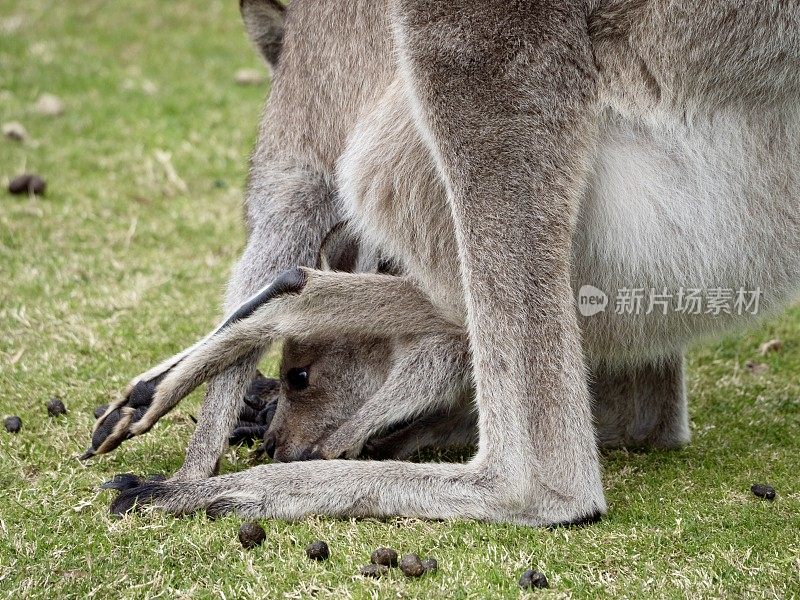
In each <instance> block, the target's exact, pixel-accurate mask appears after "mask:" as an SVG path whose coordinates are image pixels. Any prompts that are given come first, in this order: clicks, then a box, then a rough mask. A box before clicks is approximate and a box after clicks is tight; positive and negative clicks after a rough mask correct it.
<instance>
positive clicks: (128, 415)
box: [79, 378, 160, 460]
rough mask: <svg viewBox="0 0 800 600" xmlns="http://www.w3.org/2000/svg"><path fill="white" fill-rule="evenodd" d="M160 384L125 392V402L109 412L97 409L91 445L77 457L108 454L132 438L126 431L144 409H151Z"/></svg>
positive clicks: (143, 383)
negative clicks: (126, 393)
mask: <svg viewBox="0 0 800 600" xmlns="http://www.w3.org/2000/svg"><path fill="white" fill-rule="evenodd" d="M159 382H160V378H156V379H153V380H150V381H139V382H137V383H136V385H135V386H133V389H131V391H130V392H128V395H127V396H126V397H125V400H124V401H122V402H120V403H118V404H116V405H111V406H112V407H113V409H112V410H110V411H109V410H108V406H106V407H105V410H103V411H102V412H100V408H101V407H98V408H97V409H96V410H95V416H97V422H96V423H95V426H94V431H93V432H92V445H91V446H90V447H89V448H87V449H86V451H85V452H84V453H83V454H81V455H80V457H79V458H80V460H86V459H88V458H91V457H92V456H95V455H97V454H105V453H106V452H111V451H112V450H114V449H115V448H117V447H118V446H119V445H120V444H122V442H124V441H125V440H127V439H130V438H132V437H133V435H132V434H131V433H130V431H129V429H128V428H129V427H130V426H131V425H132V424H133V423H136V422H137V421H139V420H141V418H142V417H143V416H144V414H145V413H146V412H147V409H148V408H150V405H151V403H152V402H153V396H154V395H155V393H156V386H157V385H158V383H159ZM98 413H99V414H98Z"/></svg>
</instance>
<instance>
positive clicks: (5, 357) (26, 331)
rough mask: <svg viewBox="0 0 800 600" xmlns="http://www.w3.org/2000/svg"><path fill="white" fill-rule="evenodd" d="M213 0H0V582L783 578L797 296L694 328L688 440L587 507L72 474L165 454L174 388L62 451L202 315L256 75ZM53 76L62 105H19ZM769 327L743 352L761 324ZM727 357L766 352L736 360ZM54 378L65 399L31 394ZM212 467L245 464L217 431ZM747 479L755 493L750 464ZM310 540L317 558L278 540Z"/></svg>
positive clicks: (59, 591)
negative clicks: (366, 572)
mask: <svg viewBox="0 0 800 600" xmlns="http://www.w3.org/2000/svg"><path fill="white" fill-rule="evenodd" d="M239 68H261V67H260V63H259V61H258V59H257V58H256V57H255V55H254V53H253V51H252V50H251V48H250V47H249V44H248V42H247V41H246V39H245V36H244V34H243V32H242V28H241V26H240V23H239V17H238V14H237V3H236V2H235V0H225V1H224V2H221V1H212V2H189V1H188V0H180V1H178V0H170V1H157V0H146V1H145V0H137V1H136V2H110V1H107V0H85V1H84V2H53V1H48V0H29V1H26V2H22V1H20V0H0V122H8V121H19V122H21V123H22V124H23V125H24V126H25V127H26V129H27V131H28V133H29V136H30V138H29V140H28V141H26V142H24V143H19V142H14V141H11V140H7V139H0V183H1V184H2V185H3V187H5V185H6V184H7V183H8V180H9V178H10V177H12V176H13V175H15V174H18V173H21V172H24V171H35V172H38V173H40V174H42V175H43V176H44V177H45V178H46V179H47V181H48V186H49V187H48V191H47V195H46V196H45V197H43V198H28V197H19V196H14V197H12V196H10V195H8V194H6V193H5V192H2V193H0V414H1V415H2V416H7V415H12V414H14V415H19V416H21V417H22V420H23V429H22V431H21V432H20V433H18V434H16V435H11V434H8V433H6V432H5V431H3V430H0V593H2V594H3V595H5V596H7V597H10V598H23V597H50V598H72V597H81V598H82V597H95V598H128V597H129V598H155V597H164V598H184V597H186V598H189V597H191V598H195V597H197V598H228V599H231V598H302V597H312V596H314V597H318V598H335V599H339V598H390V597H391V598H426V599H432V598H516V597H519V596H523V595H525V594H526V593H525V592H521V591H520V590H519V589H518V587H517V579H518V578H519V575H520V573H521V572H522V571H523V570H525V569H526V568H529V567H533V568H536V569H539V570H541V571H543V572H545V573H546V575H547V577H548V578H549V580H550V585H551V588H550V590H547V591H535V592H528V594H530V595H531V596H537V597H552V598H591V597H601V596H605V597H626V598H649V597H659V598H661V597H663V598H684V597H685V598H719V597H742V598H744V597H747V598H794V597H800V379H799V378H798V373H800V310H798V309H797V308H795V309H793V310H790V311H789V312H788V313H786V314H785V315H782V316H778V317H775V318H772V319H771V320H769V321H767V322H765V323H764V324H763V325H762V326H761V327H760V328H759V329H758V330H755V331H752V332H749V333H745V334H743V335H740V336H735V337H729V338H727V339H726V340H724V341H721V342H717V343H712V344H710V345H704V346H701V347H698V348H697V349H695V350H694V351H693V352H692V354H691V357H690V371H689V377H690V379H689V386H690V393H691V417H692V429H693V433H694V440H693V442H692V444H691V446H689V447H688V448H686V449H685V450H682V451H679V452H647V453H629V452H625V451H617V452H608V453H605V454H604V456H603V463H604V467H605V473H606V476H605V484H606V490H607V494H608V501H609V505H610V513H609V515H608V517H607V518H606V519H604V520H603V521H602V522H601V523H599V524H597V525H593V526H590V527H586V528H582V529H559V530H555V531H550V530H538V529H528V528H523V527H512V526H502V525H487V524H482V523H473V522H454V523H442V522H425V521H418V520H413V519H389V520H386V521H381V520H373V519H363V520H337V519H329V518H321V517H315V518H309V519H305V520H303V521H301V522H297V523H286V522H281V521H265V522H263V526H264V527H265V529H266V530H267V536H268V537H267V541H266V543H265V544H263V545H262V546H261V547H259V548H257V549H256V550H253V551H245V550H243V549H242V548H241V547H240V545H239V542H238V541H237V538H236V532H237V528H238V525H239V520H238V519H236V518H234V517H227V518H223V519H220V520H217V521H213V522H212V521H210V520H208V519H207V518H205V517H204V516H203V515H197V516H194V517H190V518H183V519H175V518H172V517H168V516H164V515H160V514H145V515H139V516H133V517H130V518H125V519H123V520H115V519H111V518H110V517H109V516H108V514H107V507H108V504H109V501H110V499H111V497H110V494H109V493H107V492H101V491H98V486H99V485H100V484H101V483H102V482H103V481H105V480H107V479H109V478H110V477H111V476H112V475H114V474H115V473H119V472H135V473H155V472H161V473H171V472H173V471H174V470H175V469H177V468H178V467H179V466H180V464H181V460H182V456H183V449H184V447H185V445H186V442H187V440H188V438H189V435H190V434H191V431H192V427H193V424H192V421H191V419H190V415H191V414H193V413H195V412H196V411H197V409H198V403H199V401H200V395H199V394H198V393H196V394H194V395H193V396H192V398H191V399H190V400H189V401H187V402H186V403H184V404H183V405H181V406H180V407H179V409H177V410H176V411H175V412H173V413H172V414H171V415H169V416H168V417H167V418H165V419H163V421H162V422H161V423H160V424H159V425H158V426H157V427H156V428H155V429H154V431H153V432H151V433H150V434H149V435H147V436H145V437H142V438H140V439H137V440H135V441H132V442H129V443H127V444H125V445H123V446H122V447H121V448H120V449H119V450H117V451H116V452H114V453H113V454H111V455H110V456H108V457H104V458H101V459H99V460H95V461H94V462H91V463H89V464H88V465H83V464H81V463H79V462H78V461H77V460H76V459H75V456H76V455H77V454H78V453H79V452H80V451H81V450H82V449H83V448H84V447H85V446H86V445H87V442H88V437H89V432H90V428H91V425H92V422H93V417H92V411H93V409H94V407H95V406H97V405H98V404H101V403H105V402H107V401H108V400H109V399H110V398H112V397H114V396H115V394H117V393H118V391H119V390H120V389H121V387H122V386H123V385H124V383H125V382H126V381H127V380H128V378H129V377H131V376H132V375H134V374H136V373H138V372H139V371H141V370H142V369H144V368H145V367H148V366H149V365H151V364H152V363H154V361H157V360H159V359H161V358H163V357H165V356H166V355H169V354H172V353H173V352H174V351H176V350H177V349H180V348H182V347H184V346H185V345H187V344H188V343H190V342H192V341H194V340H195V338H196V337H197V336H198V335H200V334H202V333H204V332H205V331H206V330H207V329H208V328H209V326H210V325H212V324H213V323H214V321H215V319H216V318H217V317H218V316H219V309H218V307H219V300H220V298H221V295H222V289H223V286H224V282H225V280H226V277H227V275H228V272H229V269H230V266H231V264H232V262H233V261H234V260H235V258H236V256H237V253H238V252H239V251H240V249H241V247H242V244H243V228H242V225H241V222H240V202H241V196H242V186H243V181H244V177H245V170H246V164H247V154H248V151H249V149H250V146H251V144H252V140H253V137H254V133H255V130H256V124H257V121H258V116H259V112H260V106H261V103H262V101H263V98H264V97H265V95H266V93H267V86H266V85H262V86H251V87H242V86H237V85H235V84H234V82H233V75H234V72H235V71H236V70H237V69H239ZM43 93H50V94H55V95H57V96H59V97H60V98H61V99H62V100H63V103H64V106H65V111H64V114H63V115H61V116H58V117H47V116H42V115H40V114H38V113H37V112H36V111H35V110H34V109H33V105H34V103H35V101H36V100H37V98H38V97H39V96H40V95H41V94H43ZM776 337H777V338H780V339H782V340H783V341H784V348H783V351H782V352H780V353H775V354H771V355H769V356H767V357H764V358H762V357H760V356H759V355H758V346H759V344H760V343H761V342H763V341H765V340H769V339H772V338H776ZM748 360H753V361H756V362H763V363H765V364H766V365H768V370H767V371H766V373H763V374H760V375H754V374H752V373H750V372H749V371H748V370H747V369H746V368H745V367H744V365H745V363H746V361H748ZM54 395H57V396H60V397H61V398H63V400H64V402H65V403H66V405H67V407H68V409H69V414H68V415H67V416H66V417H62V418H58V419H52V418H48V417H47V415H46V411H45V402H46V401H47V400H48V399H49V398H50V397H51V396H54ZM226 458H227V460H226V464H225V469H226V470H235V469H242V468H245V467H246V466H247V453H246V452H245V451H239V452H238V453H237V452H234V451H230V452H228V454H227V457H226ZM755 482H767V483H770V484H772V485H774V486H775V488H776V489H777V490H778V497H777V499H776V500H775V501H774V502H767V501H763V500H759V499H757V498H755V497H754V496H753V495H752V494H751V493H750V485H751V484H753V483H755ZM317 538H321V539H324V540H327V542H328V543H329V544H330V547H331V553H332V555H331V559H330V561H328V562H325V563H314V562H311V561H309V560H308V559H306V558H305V554H304V548H305V546H306V544H308V543H309V542H311V541H312V540H314V539H317ZM378 545H389V546H393V547H394V548H396V549H397V550H399V551H400V552H417V553H420V554H421V555H423V556H434V557H436V558H437V559H438V560H439V565H440V570H439V572H438V573H436V574H434V575H427V576H425V577H423V578H421V579H419V580H407V579H405V578H404V577H403V576H402V575H401V574H400V573H399V572H393V573H391V575H390V576H388V577H386V578H384V579H381V580H370V579H364V578H362V577H360V576H358V574H357V573H358V568H359V566H360V565H362V564H364V563H366V562H368V557H369V554H370V552H371V550H372V549H373V548H375V547H376V546H378Z"/></svg>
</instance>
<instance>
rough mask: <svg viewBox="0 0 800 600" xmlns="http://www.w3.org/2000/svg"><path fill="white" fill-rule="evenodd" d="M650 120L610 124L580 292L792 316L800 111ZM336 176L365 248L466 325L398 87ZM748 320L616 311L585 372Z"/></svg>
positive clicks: (603, 137)
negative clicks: (742, 306) (686, 296)
mask: <svg viewBox="0 0 800 600" xmlns="http://www.w3.org/2000/svg"><path fill="white" fill-rule="evenodd" d="M629 114H630V113H629ZM647 114H648V115H649V116H648V117H646V118H642V119H638V118H637V117H633V116H628V117H622V116H621V111H615V110H612V109H610V108H609V109H607V110H606V112H604V113H603V115H602V118H601V125H600V128H599V133H598V135H599V137H598V144H597V153H596V158H595V164H594V168H593V169H592V174H591V176H590V179H589V185H588V191H587V194H586V197H585V199H584V202H583V203H582V207H581V211H580V214H579V219H578V223H577V229H576V235H575V240H574V257H573V263H574V264H573V283H574V286H575V289H576V290H578V289H579V288H580V287H581V286H582V285H585V284H589V285H593V286H595V287H597V288H600V289H601V290H604V291H606V292H607V293H609V294H610V295H611V296H613V295H615V294H616V290H618V289H620V288H624V287H628V288H647V289H649V288H656V289H658V290H661V289H662V288H666V289H667V290H668V291H672V292H677V290H678V288H681V287H684V288H704V289H709V288H728V289H733V290H738V289H739V288H744V289H748V290H751V289H752V290H754V289H756V288H760V289H761V290H762V292H763V297H762V301H761V306H760V311H759V312H760V314H764V313H766V312H768V311H770V310H775V309H777V308H780V307H782V306H785V304H786V303H787V302H789V301H790V300H791V299H792V297H794V296H795V295H796V292H797V290H798V283H799V282H800V244H799V243H798V242H799V241H800V239H799V238H800V176H799V175H798V173H800V107H795V108H793V109H792V110H784V111H783V112H782V113H777V112H773V113H768V112H766V111H762V112H760V113H759V114H755V115H753V114H752V112H751V113H750V114H751V116H749V117H745V116H742V115H743V112H742V111H739V112H734V111H730V112H727V113H723V112H719V113H716V114H711V115H710V116H709V115H705V116H703V117H694V118H693V119H691V120H690V121H688V122H687V121H686V120H685V119H684V117H683V115H680V118H676V117H674V116H672V115H668V114H667V115H663V116H659V117H654V116H653V115H658V112H649V113H647ZM338 175H339V188H340V192H341V200H342V201H343V211H344V214H346V215H348V216H349V218H350V219H351V220H352V221H353V222H354V224H355V225H356V226H357V227H358V228H359V229H360V230H361V232H362V234H363V237H364V239H365V240H367V241H368V242H369V243H371V244H374V245H376V246H377V247H380V248H382V249H383V250H384V251H387V252H389V253H390V254H392V255H393V256H395V257H396V258H398V259H399V260H401V262H403V263H404V264H405V266H406V268H407V270H408V271H409V273H410V274H411V275H412V276H413V277H415V278H417V279H418V280H419V281H420V282H421V284H422V286H423V287H424V288H426V289H427V290H428V292H429V293H430V296H431V299H432V300H433V301H434V302H435V303H436V304H438V305H439V306H440V307H441V308H442V309H443V310H444V311H445V312H448V313H449V314H451V315H453V316H454V317H455V318H459V315H461V317H460V318H463V315H464V306H463V296H462V290H461V284H460V277H459V265H458V251H457V248H456V244H455V239H454V237H455V236H454V232H453V226H452V221H451V216H450V209H449V206H448V202H447V199H446V195H445V191H444V186H443V185H442V183H441V182H440V181H439V179H438V176H437V174H436V169H435V167H434V165H433V161H432V159H431V157H430V154H429V153H428V150H427V148H426V146H425V144H424V143H423V141H422V139H421V137H420V136H419V134H418V132H417V130H416V127H415V126H414V124H413V118H412V116H411V113H410V111H409V110H408V107H407V105H406V102H405V97H404V95H403V94H402V92H401V88H400V86H399V85H394V86H392V87H391V88H390V89H389V91H388V92H387V95H386V96H385V98H384V99H383V100H382V101H381V102H379V103H378V104H377V106H376V108H375V110H374V111H373V112H371V113H368V114H367V116H366V117H365V118H364V119H363V120H362V121H361V122H360V123H359V125H358V126H357V127H356V130H355V131H354V133H353V135H352V136H351V138H350V140H349V143H348V147H347V150H346V151H345V153H344V155H343V156H342V158H341V160H340V163H339V173H338ZM746 321H753V316H752V315H749V314H745V315H742V316H738V315H736V314H734V315H730V316H726V315H720V316H710V315H699V316H686V315H682V314H679V313H676V312H669V313H668V314H667V315H666V316H665V315H663V314H659V313H657V312H654V313H653V314H650V315H629V314H625V315H617V314H615V311H614V305H613V300H612V305H611V306H609V307H608V308H607V310H606V311H605V312H602V313H599V314H596V315H594V316H592V317H587V318H581V326H582V328H583V338H584V347H585V349H586V351H587V354H588V356H589V358H590V359H592V358H603V359H605V360H610V361H612V362H622V363H635V362H638V361H641V360H651V359H653V358H657V357H659V356H664V355H666V354H668V353H671V352H673V351H674V350H675V349H678V348H683V347H685V346H686V345H687V344H688V343H689V342H690V341H692V340H693V339H695V338H697V337H703V336H708V335H711V334H714V333H717V332H720V331H723V330H726V329H729V328H731V327H734V326H737V325H741V324H744V323H745V322H746Z"/></svg>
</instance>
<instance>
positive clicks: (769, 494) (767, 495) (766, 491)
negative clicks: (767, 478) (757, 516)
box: [750, 483, 775, 500]
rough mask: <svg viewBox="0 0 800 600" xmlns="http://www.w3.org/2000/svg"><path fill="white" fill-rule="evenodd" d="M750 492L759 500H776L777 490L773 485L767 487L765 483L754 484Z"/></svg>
mask: <svg viewBox="0 0 800 600" xmlns="http://www.w3.org/2000/svg"><path fill="white" fill-rule="evenodd" d="M750 491H751V492H753V494H755V495H756V496H758V497H759V498H764V499H765V500H775V488H774V487H772V486H771V485H767V484H765V483H754V484H753V485H752V486H751V487H750Z"/></svg>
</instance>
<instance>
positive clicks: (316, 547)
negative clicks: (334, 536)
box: [306, 540, 331, 560]
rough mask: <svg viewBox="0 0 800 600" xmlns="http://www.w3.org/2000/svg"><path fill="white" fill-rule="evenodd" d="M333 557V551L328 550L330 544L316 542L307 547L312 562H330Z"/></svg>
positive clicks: (307, 554)
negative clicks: (331, 556) (329, 559)
mask: <svg viewBox="0 0 800 600" xmlns="http://www.w3.org/2000/svg"><path fill="white" fill-rule="evenodd" d="M330 555H331V551H330V549H329V548H328V544H326V543H325V542H323V541H322V540H316V541H315V542H311V543H310V544H309V545H308V546H307V547H306V556H308V558H310V559H311V560H328V558H329V557H330Z"/></svg>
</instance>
